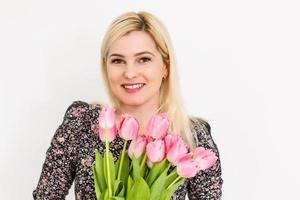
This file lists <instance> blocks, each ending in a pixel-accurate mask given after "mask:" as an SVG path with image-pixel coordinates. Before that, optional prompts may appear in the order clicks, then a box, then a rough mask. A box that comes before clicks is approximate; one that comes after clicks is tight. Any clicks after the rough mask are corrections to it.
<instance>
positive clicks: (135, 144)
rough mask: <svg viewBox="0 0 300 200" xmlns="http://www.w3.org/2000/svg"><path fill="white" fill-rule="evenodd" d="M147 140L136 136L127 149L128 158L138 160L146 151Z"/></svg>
mask: <svg viewBox="0 0 300 200" xmlns="http://www.w3.org/2000/svg"><path fill="white" fill-rule="evenodd" d="M146 145H147V139H146V138H145V137H144V136H141V135H138V136H137V138H136V139H135V140H132V141H131V143H130V145H129V148H128V155H129V157H130V158H133V156H134V157H135V158H139V157H140V156H141V155H142V154H143V153H144V152H145V149H146Z"/></svg>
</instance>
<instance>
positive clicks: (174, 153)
mask: <svg viewBox="0 0 300 200" xmlns="http://www.w3.org/2000/svg"><path fill="white" fill-rule="evenodd" d="M168 136H169V135H167V136H166V137H165V142H166V143H167V144H168V145H170V146H169V150H167V159H168V160H169V161H170V162H171V163H173V164H174V165H177V164H178V161H179V160H180V158H181V157H182V156H183V155H185V154H187V153H188V148H187V145H186V144H185V143H184V141H183V140H182V138H181V137H180V136H169V137H168ZM175 138H177V139H175ZM172 140H173V141H172ZM172 142H173V144H172Z"/></svg>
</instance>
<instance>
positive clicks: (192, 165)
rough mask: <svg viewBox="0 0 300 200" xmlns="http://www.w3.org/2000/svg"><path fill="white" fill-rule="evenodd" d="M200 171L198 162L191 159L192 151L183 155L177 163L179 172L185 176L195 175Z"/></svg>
mask: <svg viewBox="0 0 300 200" xmlns="http://www.w3.org/2000/svg"><path fill="white" fill-rule="evenodd" d="M198 172H199V168H198V163H197V161H195V160H194V159H191V153H189V154H186V155H185V156H183V157H182V158H181V159H180V160H179V162H178V164H177V173H178V175H179V176H181V177H184V178H191V177H194V176H195V175H196V174H197V173H198Z"/></svg>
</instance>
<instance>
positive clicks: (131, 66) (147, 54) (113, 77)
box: [107, 31, 167, 106]
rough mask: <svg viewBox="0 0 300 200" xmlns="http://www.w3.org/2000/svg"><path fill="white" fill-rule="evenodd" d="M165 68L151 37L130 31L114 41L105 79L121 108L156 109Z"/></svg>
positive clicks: (142, 32)
mask: <svg viewBox="0 0 300 200" xmlns="http://www.w3.org/2000/svg"><path fill="white" fill-rule="evenodd" d="M166 75H167V68H166V65H165V64H164V63H163V59H162V56H161V54H160V53H159V51H158V50H157V49H156V45H155V42H154V40H153V39H152V38H151V36H150V35H149V34H148V33H146V32H144V31H133V32H130V33H129V34H127V35H125V36H123V37H121V38H119V39H118V40H116V41H115V42H114V43H113V44H112V46H111V47H110V49H109V52H108V57H107V76H108V81H109V85H110V88H111V90H112V92H113V94H114V95H115V96H116V97H117V98H118V99H119V101H120V102H121V105H122V106H140V105H143V104H152V105H153V106H155V105H158V102H159V92H160V91H159V89H160V86H161V83H162V78H163V76H166Z"/></svg>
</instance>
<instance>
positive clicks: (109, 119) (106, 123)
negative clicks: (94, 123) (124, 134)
mask: <svg viewBox="0 0 300 200" xmlns="http://www.w3.org/2000/svg"><path fill="white" fill-rule="evenodd" d="M115 116H116V115H115V109H114V108H113V107H103V108H102V109H101V111H100V113H99V137H100V139H101V140H102V141H105V139H106V136H105V134H106V133H105V129H107V131H108V138H107V140H108V141H109V142H111V141H113V140H114V139H115V138H116V136H117V127H116V117H115Z"/></svg>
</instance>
